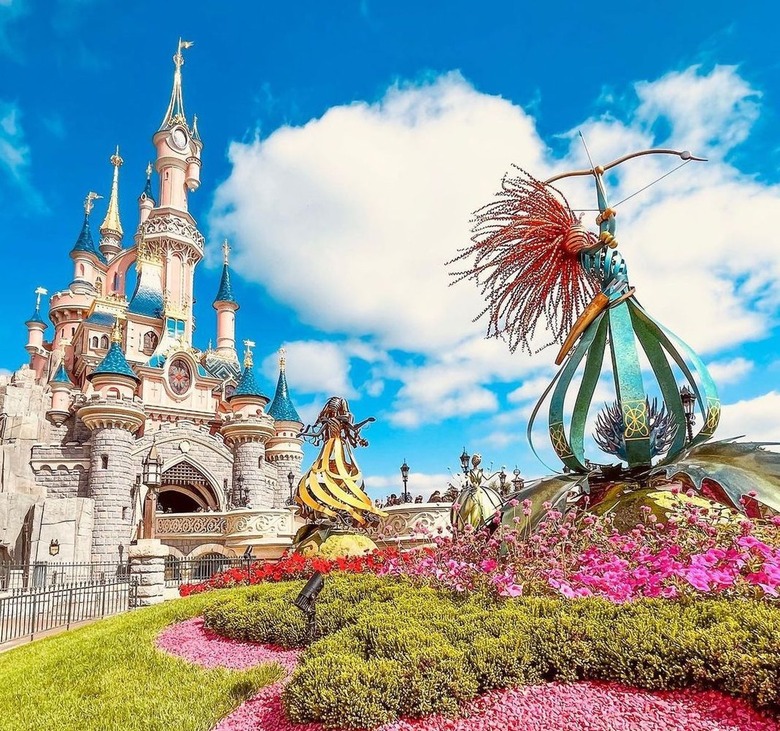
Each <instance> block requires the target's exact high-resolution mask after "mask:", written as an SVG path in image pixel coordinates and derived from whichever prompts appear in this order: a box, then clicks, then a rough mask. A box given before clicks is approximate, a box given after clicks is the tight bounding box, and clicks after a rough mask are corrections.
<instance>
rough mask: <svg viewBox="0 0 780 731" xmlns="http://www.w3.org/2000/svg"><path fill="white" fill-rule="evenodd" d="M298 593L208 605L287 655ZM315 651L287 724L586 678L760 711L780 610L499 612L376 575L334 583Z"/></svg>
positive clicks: (366, 723)
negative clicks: (728, 699)
mask: <svg viewBox="0 0 780 731" xmlns="http://www.w3.org/2000/svg"><path fill="white" fill-rule="evenodd" d="M302 585H303V583H302V582H290V583H289V584H276V585H265V586H258V587H253V588H251V589H248V590H246V591H242V592H235V593H231V596H226V597H224V598H220V599H219V600H217V601H215V602H213V603H212V604H211V605H210V606H208V607H206V610H205V613H204V616H205V618H206V624H207V626H209V627H210V628H212V629H214V630H215V631H216V632H218V633H220V634H224V635H226V636H228V637H233V638H236V639H244V640H253V641H256V642H268V643H272V644H277V645H281V646H284V647H294V646H297V645H300V644H302V643H303V641H304V636H305V626H304V621H303V617H302V616H301V613H300V612H299V611H298V610H296V609H295V607H293V606H292V600H293V599H294V598H295V596H297V593H298V592H299V591H300V589H301V587H302ZM317 612H318V614H317V619H318V626H317V635H318V638H319V639H318V641H317V642H315V643H314V644H313V645H312V646H311V647H310V648H308V649H307V650H306V651H305V652H304V654H303V655H302V657H301V663H300V665H299V667H298V669H297V670H296V671H295V672H294V673H293V676H292V678H291V680H290V682H289V684H288V685H287V687H286V688H285V691H284V703H285V708H286V711H287V714H288V715H289V717H290V719H291V720H293V721H296V722H306V721H321V722H322V723H324V724H325V725H326V726H329V727H336V726H346V727H353V728H365V727H371V726H376V725H379V724H381V723H385V722H388V721H391V720H393V719H395V718H398V717H399V716H412V717H414V716H422V715H427V714H430V713H434V712H443V713H454V712H456V711H457V707H458V705H459V704H460V703H461V702H463V701H466V700H469V699H472V698H474V697H476V696H477V695H478V694H481V693H484V692H486V691H490V690H492V689H496V688H505V687H508V686H513V685H528V684H536V683H540V682H544V681H551V680H558V681H564V682H570V681H576V680H583V679H592V680H612V681H617V682H619V683H623V684H625V685H631V686H635V687H638V688H645V689H649V690H660V689H673V688H683V687H689V686H693V687H699V688H715V689H719V690H723V691H726V692H728V693H732V694H734V695H737V696H743V697H745V698H747V699H749V700H750V701H752V702H753V703H754V704H756V705H758V706H770V707H777V706H778V704H779V701H780V607H776V606H772V605H770V604H768V603H765V602H757V601H751V600H732V601H729V600H722V599H717V600H716V599H712V600H708V599H701V600H696V601H691V602H687V603H683V602H671V601H667V600H661V599H646V600H641V601H637V602H633V603H629V604H613V603H611V602H609V601H606V600H601V599H578V600H566V599H557V598H541V597H538V598H536V597H529V598H521V599H515V600H511V601H506V602H502V603H500V604H497V603H495V602H492V601H490V600H487V599H486V598H485V597H482V596H479V595H471V596H468V597H464V598H461V597H453V596H451V595H447V594H443V593H437V592H435V591H434V590H431V589H420V588H417V587H412V586H410V585H408V584H406V583H404V582H399V581H397V580H396V581H389V580H386V579H381V578H378V577H375V576H370V575H362V576H331V577H328V579H327V582H326V585H325V588H324V589H323V591H322V593H321V595H320V598H319V600H318V602H317Z"/></svg>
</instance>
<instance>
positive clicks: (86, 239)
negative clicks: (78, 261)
mask: <svg viewBox="0 0 780 731" xmlns="http://www.w3.org/2000/svg"><path fill="white" fill-rule="evenodd" d="M79 251H83V252H84V253H86V254H94V255H95V256H96V257H97V258H98V259H99V260H100V261H102V262H103V263H105V261H106V258H105V257H104V256H103V254H102V253H101V252H100V251H99V250H98V249H97V248H95V242H94V241H93V240H92V232H91V231H90V230H89V214H88V213H85V214H84V223H83V224H82V225H81V232H80V233H79V237H78V238H77V239H76V243H75V244H74V245H73V248H72V249H71V250H70V253H71V254H72V253H74V252H79Z"/></svg>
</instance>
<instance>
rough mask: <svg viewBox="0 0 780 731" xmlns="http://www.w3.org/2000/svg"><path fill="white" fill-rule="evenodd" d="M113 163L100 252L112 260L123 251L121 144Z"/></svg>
mask: <svg viewBox="0 0 780 731" xmlns="http://www.w3.org/2000/svg"><path fill="white" fill-rule="evenodd" d="M110 161H111V164H112V165H113V166H114V179H113V181H112V182H111V197H110V198H109V199H108V209H107V210H106V217H105V219H104V220H103V223H102V224H101V226H100V236H101V238H100V252H101V253H102V254H103V256H104V257H105V259H106V260H107V261H111V259H113V258H114V257H115V256H116V255H117V254H118V253H119V252H120V251H122V236H124V231H122V222H121V221H120V220H119V168H120V167H121V166H122V163H123V162H124V160H122V158H121V157H119V145H117V147H116V152H115V153H114V154H113V155H111V158H110Z"/></svg>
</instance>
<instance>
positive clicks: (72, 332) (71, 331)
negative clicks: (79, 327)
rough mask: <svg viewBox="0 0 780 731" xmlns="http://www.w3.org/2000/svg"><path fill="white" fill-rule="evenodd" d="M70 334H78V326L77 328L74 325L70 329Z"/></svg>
mask: <svg viewBox="0 0 780 731" xmlns="http://www.w3.org/2000/svg"><path fill="white" fill-rule="evenodd" d="M70 334H71V335H75V334H76V328H75V327H72V328H71V329H70Z"/></svg>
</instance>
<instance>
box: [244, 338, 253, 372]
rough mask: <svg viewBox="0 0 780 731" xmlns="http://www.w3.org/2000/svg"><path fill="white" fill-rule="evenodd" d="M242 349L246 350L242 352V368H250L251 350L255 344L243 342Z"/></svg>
mask: <svg viewBox="0 0 780 731" xmlns="http://www.w3.org/2000/svg"><path fill="white" fill-rule="evenodd" d="M244 347H245V348H246V350H245V351H244V368H251V367H252V365H253V364H254V360H253V359H252V348H254V347H255V342H254V341H253V340H244Z"/></svg>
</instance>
